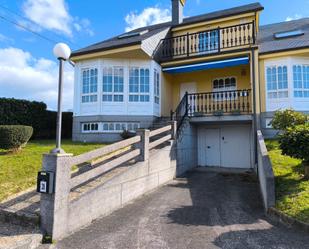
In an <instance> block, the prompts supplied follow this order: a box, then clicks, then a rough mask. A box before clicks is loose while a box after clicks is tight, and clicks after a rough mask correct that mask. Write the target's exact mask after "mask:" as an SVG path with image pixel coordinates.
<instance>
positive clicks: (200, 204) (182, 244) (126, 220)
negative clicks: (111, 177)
mask: <svg viewBox="0 0 309 249" xmlns="http://www.w3.org/2000/svg"><path fill="white" fill-rule="evenodd" d="M76 219H78V217H76ZM53 247H54V248H57V249H62V248H63V249H68V248H72V249H73V248H74V249H78V248H80V249H98V248H108V249H113V248H117V249H122V248H123V249H131V248H132V249H133V248H134V249H135V248H143V249H152V248H166V249H167V248H171V249H174V248H175V249H176V248H177V249H182V248H183V249H185V248H192V249H201V248H207V249H208V248H209V249H211V248H237V249H240V248H244V249H249V248H257V249H261V248H267V249H271V248H282V249H283V248H299V249H304V248H309V235H308V234H304V233H301V232H296V231H293V230H290V229H288V228H285V227H283V226H280V225H278V224H277V225H276V224H274V223H272V222H271V221H270V220H269V219H267V218H266V217H265V216H264V214H263V208H262V205H261V200H260V195H259V188H258V185H257V183H256V182H255V181H254V180H253V179H252V178H251V177H250V176H248V175H231V174H219V173H210V172H193V173H191V174H189V175H188V176H187V177H186V178H183V179H178V180H176V181H173V182H172V183H170V184H169V185H167V186H164V187H162V188H160V189H158V190H157V191H155V192H153V193H151V194H149V195H147V196H144V197H142V198H141V199H139V200H137V201H135V202H134V203H132V204H130V205H128V206H126V207H124V208H122V209H121V210H118V211H116V212H114V213H113V214H111V215H109V216H107V217H105V218H102V219H100V220H97V221H96V222H94V223H93V224H92V225H91V226H89V227H87V228H85V229H83V230H81V231H79V232H77V233H75V234H74V235H71V236H70V237H68V238H66V239H64V240H63V241H60V242H59V243H58V244H57V245H56V246H53ZM42 248H50V247H47V246H45V247H44V246H43V247H42Z"/></svg>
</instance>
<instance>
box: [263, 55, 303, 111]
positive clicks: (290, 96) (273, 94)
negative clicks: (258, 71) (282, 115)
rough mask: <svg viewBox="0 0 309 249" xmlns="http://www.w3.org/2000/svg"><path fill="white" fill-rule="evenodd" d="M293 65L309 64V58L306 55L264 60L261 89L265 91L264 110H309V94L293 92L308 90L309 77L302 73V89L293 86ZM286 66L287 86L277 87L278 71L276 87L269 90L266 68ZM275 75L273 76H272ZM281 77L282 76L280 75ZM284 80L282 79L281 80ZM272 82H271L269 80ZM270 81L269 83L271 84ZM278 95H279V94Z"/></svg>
mask: <svg viewBox="0 0 309 249" xmlns="http://www.w3.org/2000/svg"><path fill="white" fill-rule="evenodd" d="M294 66H301V67H303V66H305V67H307V66H309V58H306V57H294V56H293V57H281V58H277V59H269V60H265V89H261V90H264V91H265V93H266V94H265V95H266V111H267V112H273V111H277V110H279V109H286V108H292V109H294V110H296V111H307V110H309V96H305V95H303V96H302V97H296V96H295V95H296V94H295V92H298V90H300V91H303V92H306V94H307V91H308V92H309V85H308V84H309V81H308V80H309V78H307V76H305V75H302V76H301V77H302V79H301V82H302V84H303V90H301V89H299V88H295V80H296V79H295V77H296V76H295V73H294V72H293V67H294ZM279 67H280V68H281V70H282V68H286V70H287V72H286V73H287V88H285V87H281V89H278V88H279V82H278V80H279V77H280V76H279V75H278V71H277V74H276V80H274V81H277V82H278V87H277V89H274V88H275V87H272V89H271V90H270V89H269V88H270V87H269V83H270V82H269V79H268V73H267V70H269V69H272V68H276V69H278V68H279ZM274 77H275V76H274ZM281 77H282V76H281ZM283 81H284V80H283ZM271 83H272V82H271ZM271 83H270V84H271ZM279 95H280V96H279Z"/></svg>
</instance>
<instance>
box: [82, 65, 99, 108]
mask: <svg viewBox="0 0 309 249" xmlns="http://www.w3.org/2000/svg"><path fill="white" fill-rule="evenodd" d="M82 88H83V89H82V90H83V91H82V103H90V102H97V100H98V96H97V91H98V69H96V68H94V69H84V70H82Z"/></svg>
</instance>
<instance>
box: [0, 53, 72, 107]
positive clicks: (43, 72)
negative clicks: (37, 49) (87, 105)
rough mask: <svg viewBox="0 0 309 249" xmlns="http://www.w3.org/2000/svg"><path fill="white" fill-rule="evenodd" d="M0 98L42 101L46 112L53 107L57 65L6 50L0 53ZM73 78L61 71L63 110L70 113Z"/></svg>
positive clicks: (55, 94) (43, 59)
mask: <svg viewBox="0 0 309 249" xmlns="http://www.w3.org/2000/svg"><path fill="white" fill-rule="evenodd" d="M0 75H1V77H0V97H11V98H17V99H28V100H36V101H43V102H45V103H46V104H47V106H48V108H49V109H54V110H55V109H56V107H57V91H58V65H57V63H56V62H54V61H51V60H48V59H45V58H39V59H37V58H34V57H33V56H32V55H31V54H30V53H29V52H27V51H24V50H22V49H18V48H14V47H10V48H4V49H0ZM73 85H74V74H73V69H72V68H71V66H69V65H68V66H66V67H65V71H64V91H63V92H64V95H63V107H64V110H68V109H72V105H73Z"/></svg>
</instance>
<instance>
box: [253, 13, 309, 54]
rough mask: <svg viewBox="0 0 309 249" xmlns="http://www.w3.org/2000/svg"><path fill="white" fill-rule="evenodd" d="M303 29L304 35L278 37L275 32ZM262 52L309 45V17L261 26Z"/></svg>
mask: <svg viewBox="0 0 309 249" xmlns="http://www.w3.org/2000/svg"><path fill="white" fill-rule="evenodd" d="M294 30H301V31H302V32H303V33H304V35H300V36H294V37H290V38H283V39H276V38H275V36H274V35H275V34H276V33H281V32H287V31H294ZM258 44H259V51H260V54H266V53H274V52H280V51H285V50H291V49H300V48H307V47H309V18H303V19H299V20H294V21H289V22H281V23H275V24H269V25H265V26H261V27H260V30H259V34H258Z"/></svg>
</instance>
